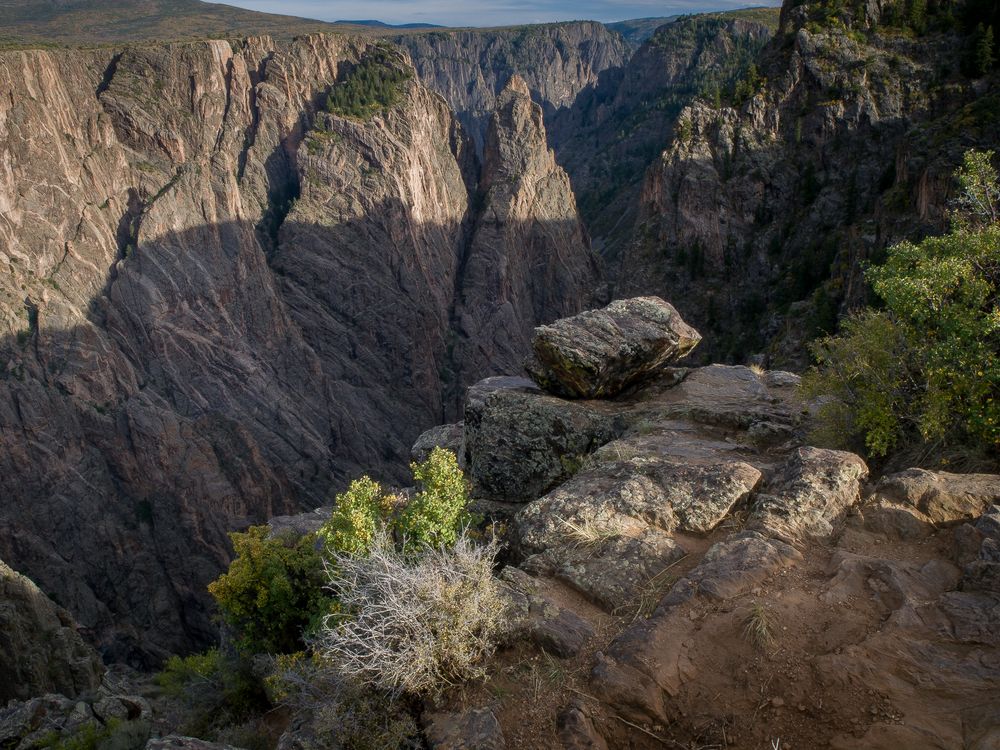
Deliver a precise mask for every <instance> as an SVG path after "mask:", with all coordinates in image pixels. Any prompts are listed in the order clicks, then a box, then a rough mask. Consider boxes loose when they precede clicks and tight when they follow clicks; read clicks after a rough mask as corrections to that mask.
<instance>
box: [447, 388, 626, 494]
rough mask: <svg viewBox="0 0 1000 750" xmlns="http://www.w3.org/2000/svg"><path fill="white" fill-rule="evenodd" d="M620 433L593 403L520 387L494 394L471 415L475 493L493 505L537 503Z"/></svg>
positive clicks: (468, 423) (468, 418)
mask: <svg viewBox="0 0 1000 750" xmlns="http://www.w3.org/2000/svg"><path fill="white" fill-rule="evenodd" d="M618 433H619V430H618V429H617V428H616V425H615V422H614V420H613V419H612V418H611V417H609V416H607V415H605V414H603V413H601V412H600V411H599V410H598V409H597V408H592V407H591V406H590V405H588V404H585V403H576V402H570V401H563V400H561V399H558V398H554V397H552V396H546V395H544V394H541V393H539V392H537V391H530V390H522V389H520V388H515V389H509V388H500V389H497V390H494V391H493V392H492V393H490V395H488V396H487V397H486V398H485V400H484V402H483V405H482V407H481V408H480V409H479V410H478V413H476V414H475V415H471V414H469V413H468V411H467V412H466V420H465V445H466V451H467V469H468V474H469V479H470V480H471V482H472V487H473V492H474V493H475V494H477V495H481V496H482V497H484V498H486V499H488V500H507V501H511V502H527V501H530V500H534V499H535V498H537V497H540V496H541V495H543V494H544V493H545V492H547V491H548V490H549V489H551V488H552V487H553V486H554V485H556V484H558V483H559V482H561V481H563V480H565V479H566V478H567V477H569V476H570V475H571V474H572V473H573V472H574V471H575V470H576V469H577V468H579V464H580V462H581V461H582V460H583V458H584V457H585V456H586V455H587V454H588V453H591V452H593V451H594V450H595V449H597V448H598V447H600V446H601V445H603V444H604V443H607V442H608V441H610V440H613V439H614V438H615V437H617V435H618Z"/></svg>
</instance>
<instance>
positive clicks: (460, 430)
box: [410, 422, 465, 466]
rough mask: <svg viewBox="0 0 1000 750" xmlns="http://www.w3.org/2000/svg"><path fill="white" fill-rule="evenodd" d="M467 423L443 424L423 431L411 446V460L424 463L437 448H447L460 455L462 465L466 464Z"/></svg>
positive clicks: (459, 459)
mask: <svg viewBox="0 0 1000 750" xmlns="http://www.w3.org/2000/svg"><path fill="white" fill-rule="evenodd" d="M464 440H465V423H463V422H456V423H455V424H443V425H438V426H437V427H431V428H430V429H429V430H427V431H426V432H423V433H421V435H420V437H418V438H417V442H415V443H414V444H413V447H412V448H410V460H411V461H414V462H416V463H418V464H419V463H423V462H424V461H426V460H427V457H428V456H430V454H431V451H432V450H434V449H435V448H446V449H447V450H450V451H451V452H452V453H454V454H455V455H456V456H458V461H459V465H460V466H464V464H465V449H464V445H463V442H464Z"/></svg>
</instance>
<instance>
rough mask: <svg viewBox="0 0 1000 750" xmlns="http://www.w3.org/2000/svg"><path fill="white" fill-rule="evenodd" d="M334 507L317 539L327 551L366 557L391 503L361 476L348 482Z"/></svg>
mask: <svg viewBox="0 0 1000 750" xmlns="http://www.w3.org/2000/svg"><path fill="white" fill-rule="evenodd" d="M335 503H336V505H335V507H334V510H333V514H332V515H331V516H330V519H329V520H328V521H327V522H326V523H325V524H323V528H321V529H320V531H319V536H320V538H321V539H322V540H323V542H324V543H325V545H326V547H327V549H329V550H333V551H335V552H345V553H348V554H352V555H363V554H366V553H367V552H368V548H369V547H370V546H371V543H372V540H373V539H374V538H375V534H376V533H377V532H378V530H379V528H380V527H381V526H382V525H384V524H385V523H386V520H387V519H388V518H389V515H390V514H391V512H392V505H393V499H392V498H390V497H388V496H387V495H386V494H385V493H384V492H383V491H382V486H381V485H380V484H379V483H378V482H376V481H374V480H373V479H371V478H370V477H367V476H365V477H361V478H360V479H355V480H354V481H353V482H351V485H350V487H348V488H347V491H346V492H343V493H341V494H339V495H337V498H336V500H335Z"/></svg>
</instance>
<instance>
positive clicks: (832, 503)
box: [748, 447, 868, 542]
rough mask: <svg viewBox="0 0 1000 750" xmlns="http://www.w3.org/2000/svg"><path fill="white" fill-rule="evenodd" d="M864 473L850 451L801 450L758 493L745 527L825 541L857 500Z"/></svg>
mask: <svg viewBox="0 0 1000 750" xmlns="http://www.w3.org/2000/svg"><path fill="white" fill-rule="evenodd" d="M867 476H868V467H867V466H866V465H865V462H864V461H863V460H861V458H859V457H858V456H856V455H854V454H853V453H847V452H844V451H834V450H827V449H824V448H811V447H805V448H799V449H797V450H796V451H795V453H794V454H792V456H791V458H789V460H788V462H787V463H786V464H785V466H784V468H783V470H782V472H781V474H780V475H779V476H778V477H777V479H776V480H775V481H774V482H772V485H771V487H770V488H769V491H768V493H767V494H761V495H759V496H758V497H757V501H756V504H755V507H754V511H753V514H752V515H751V517H750V522H749V524H748V527H749V528H751V529H756V530H759V531H762V532H764V533H765V534H768V535H770V536H774V537H777V538H779V539H784V540H786V541H790V542H804V541H807V540H817V541H825V540H828V539H830V538H831V537H832V536H833V535H834V533H835V532H836V531H837V530H838V528H839V526H840V524H841V523H842V522H843V520H844V519H845V518H846V516H847V513H848V511H849V510H850V509H851V508H852V507H853V506H854V505H856V504H857V502H858V500H859V499H860V494H861V481H862V480H863V479H864V478H865V477H867Z"/></svg>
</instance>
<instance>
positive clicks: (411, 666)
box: [314, 532, 508, 696]
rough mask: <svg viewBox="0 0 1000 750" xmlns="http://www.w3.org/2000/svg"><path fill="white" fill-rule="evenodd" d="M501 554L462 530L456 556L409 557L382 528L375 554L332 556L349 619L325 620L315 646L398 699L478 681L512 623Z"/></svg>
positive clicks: (351, 674) (352, 675) (445, 552)
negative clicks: (498, 569)
mask: <svg viewBox="0 0 1000 750" xmlns="http://www.w3.org/2000/svg"><path fill="white" fill-rule="evenodd" d="M497 551H498V544H497V542H495V541H491V542H490V543H488V544H486V545H484V546H476V545H475V544H474V543H473V542H472V540H471V539H470V538H469V537H468V536H467V535H466V534H465V533H461V534H459V535H458V537H457V539H456V540H455V544H454V546H453V547H452V548H451V549H450V550H449V549H443V548H436V547H425V548H423V549H422V550H421V551H420V552H419V554H417V555H416V556H413V555H405V554H404V553H402V552H400V551H398V550H397V549H396V547H395V546H394V545H393V542H392V539H391V538H390V536H389V535H388V534H387V533H386V532H380V533H379V534H377V535H376V536H375V539H374V540H373V543H372V545H371V548H370V550H369V554H368V557H355V556H352V555H349V554H344V553H337V554H335V555H334V564H333V565H332V566H331V570H332V571H334V572H333V574H332V575H331V578H330V587H331V588H332V589H333V590H334V591H335V592H336V594H337V596H338V598H339V600H340V601H341V603H342V605H343V606H344V611H345V612H348V613H350V616H349V617H338V616H335V615H334V616H330V617H328V618H327V620H326V622H325V623H324V626H323V628H322V630H321V631H320V632H319V634H318V636H317V638H316V641H315V643H314V647H315V648H316V650H317V652H318V653H319V654H320V655H321V656H322V657H324V658H326V659H328V660H329V661H330V662H331V663H333V664H335V665H336V666H337V669H338V670H339V671H340V673H341V674H343V675H344V677H345V678H346V679H348V680H349V681H352V682H355V683H357V684H359V685H362V686H365V687H368V688H371V689H374V690H377V691H382V692H385V693H387V694H389V695H391V696H398V695H400V694H408V695H415V696H421V695H435V694H438V693H440V691H441V690H443V689H444V688H445V687H446V686H448V685H451V684H454V683H455V682H458V681H461V680H465V679H468V678H472V677H476V676H479V675H481V674H482V673H483V670H482V663H483V660H484V659H485V658H486V657H488V656H489V655H490V654H491V653H492V652H493V650H494V648H495V647H496V645H497V642H498V641H499V639H500V637H501V636H502V635H503V634H504V632H505V629H506V627H507V622H508V617H507V601H506V599H505V598H504V596H503V594H502V591H501V587H500V584H499V582H498V581H497V580H496V578H494V576H493V562H494V559H495V557H496V554H497Z"/></svg>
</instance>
